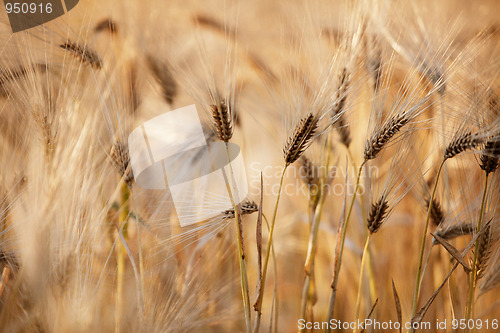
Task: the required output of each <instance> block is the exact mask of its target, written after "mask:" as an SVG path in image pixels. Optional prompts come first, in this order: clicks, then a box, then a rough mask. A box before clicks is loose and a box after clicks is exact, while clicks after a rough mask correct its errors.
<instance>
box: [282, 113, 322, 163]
mask: <svg viewBox="0 0 500 333" xmlns="http://www.w3.org/2000/svg"><path fill="white" fill-rule="evenodd" d="M318 121H319V118H318V117H317V116H314V115H313V114H312V113H309V115H307V116H306V117H304V118H302V120H301V121H300V123H299V124H298V125H297V126H296V127H295V132H294V134H293V135H292V136H290V137H289V138H288V141H287V143H286V144H285V148H284V149H283V154H284V158H285V163H286V165H290V164H292V163H293V162H295V161H296V160H297V159H299V158H300V156H301V155H302V154H303V153H304V151H305V150H306V149H307V147H309V145H310V144H311V141H312V138H313V136H314V133H315V132H316V129H317V128H318Z"/></svg>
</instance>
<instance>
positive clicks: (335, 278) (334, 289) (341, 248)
mask: <svg viewBox="0 0 500 333" xmlns="http://www.w3.org/2000/svg"><path fill="white" fill-rule="evenodd" d="M366 162H367V160H366V159H365V160H363V163H361V165H360V166H359V170H358V175H357V178H356V186H355V187H354V193H353V195H352V198H351V203H350V204H349V210H348V212H347V216H346V219H345V222H344V225H343V227H342V235H341V236H340V244H338V249H337V250H336V253H335V261H334V263H335V269H334V272H333V281H332V285H331V288H332V291H331V294H330V302H329V306H328V315H327V321H330V320H331V319H333V312H334V308H335V296H336V292H337V284H338V280H339V273H340V267H341V266H342V254H343V253H344V244H345V237H346V234H347V227H348V226H349V220H350V218H351V214H352V208H353V206H354V201H355V200H356V194H357V192H358V188H359V181H360V179H361V173H362V172H363V167H364V166H365V164H366ZM338 242H339V239H338V238H337V243H338ZM330 331H331V329H330V327H328V328H327V329H326V332H330Z"/></svg>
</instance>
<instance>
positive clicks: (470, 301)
mask: <svg viewBox="0 0 500 333" xmlns="http://www.w3.org/2000/svg"><path fill="white" fill-rule="evenodd" d="M488 175H489V174H488V173H487V174H486V177H485V179H484V192H483V199H482V201H481V210H480V211H479V219H478V222H477V232H478V233H479V232H481V224H482V222H483V214H484V206H485V203H486V195H487V192H488ZM478 251H479V239H478V240H476V244H475V245H474V257H473V259H472V272H471V275H470V278H469V295H468V298H467V308H466V312H465V319H466V320H467V321H468V320H469V319H471V318H472V317H473V316H474V294H475V291H476V280H477V266H476V263H477V256H478ZM467 331H468V329H467Z"/></svg>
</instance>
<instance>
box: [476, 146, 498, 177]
mask: <svg viewBox="0 0 500 333" xmlns="http://www.w3.org/2000/svg"><path fill="white" fill-rule="evenodd" d="M499 159H500V139H499V138H496V139H494V138H492V139H489V140H487V141H486V144H485V145H484V148H483V152H482V154H481V157H480V160H481V164H480V167H481V169H483V170H484V172H486V174H489V173H492V172H494V171H495V170H496V169H497V168H498V160H499Z"/></svg>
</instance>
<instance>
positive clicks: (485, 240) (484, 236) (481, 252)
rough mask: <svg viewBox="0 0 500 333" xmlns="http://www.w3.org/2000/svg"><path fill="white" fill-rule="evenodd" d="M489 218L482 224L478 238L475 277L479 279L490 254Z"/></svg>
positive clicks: (482, 274)
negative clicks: (482, 227)
mask: <svg viewBox="0 0 500 333" xmlns="http://www.w3.org/2000/svg"><path fill="white" fill-rule="evenodd" d="M491 236H492V235H491V220H490V221H489V222H488V223H487V224H486V225H485V226H484V229H483V231H482V233H481V235H480V236H479V238H478V242H479V247H478V249H477V261H476V267H477V278H478V279H480V278H482V277H483V276H484V271H485V269H486V266H487V264H488V261H489V258H490V255H491V246H492V238H491Z"/></svg>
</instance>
